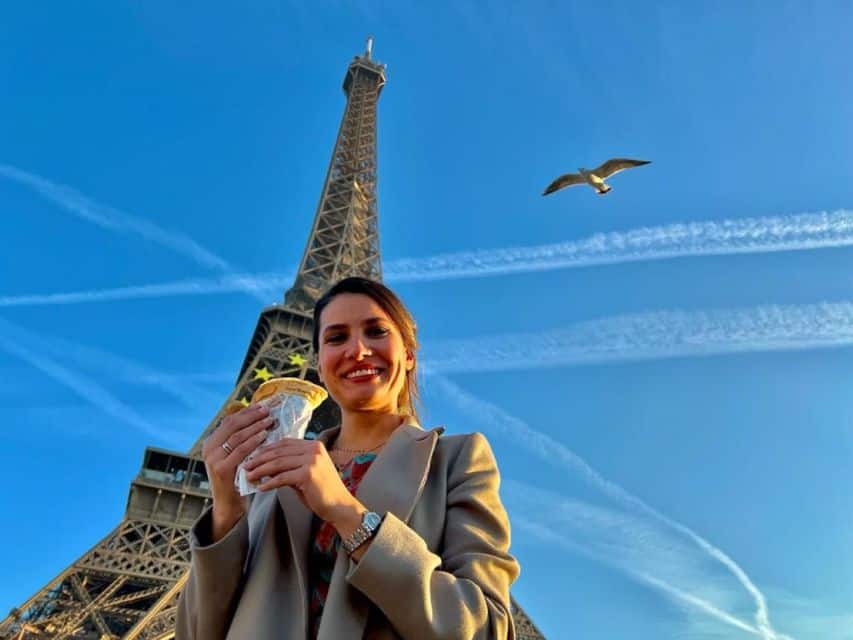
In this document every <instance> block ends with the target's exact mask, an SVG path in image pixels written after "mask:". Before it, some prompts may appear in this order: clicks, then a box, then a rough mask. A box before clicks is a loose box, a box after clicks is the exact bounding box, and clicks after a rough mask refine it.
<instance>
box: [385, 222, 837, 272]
mask: <svg viewBox="0 0 853 640" xmlns="http://www.w3.org/2000/svg"><path fill="white" fill-rule="evenodd" d="M850 245H853V211H850V210H848V209H838V210H837V211H820V212H816V213H798V214H791V215H783V216H765V217H756V218H736V219H730V220H706V221H703V222H689V223H683V224H682V223H679V224H670V225H663V226H658V227H642V228H639V229H632V230H630V231H624V232H622V231H614V232H610V233H596V234H594V235H592V236H590V237H589V238H584V239H582V240H573V241H567V242H558V243H554V244H542V245H535V246H519V247H507V248H504V249H483V250H479V251H462V252H458V253H446V254H441V255H436V256H432V257H428V258H409V259H402V260H396V261H394V262H391V263H388V265H387V266H386V268H385V270H384V271H385V277H386V278H387V279H388V280H396V281H399V282H412V281H422V280H446V279H453V278H471V277H484V276H495V275H503V274H508V273H523V272H529V271H550V270H553V269H568V268H578V267H590V266H594V265H606V264H618V263H622V262H641V261H649V260H665V259H669V258H680V257H692V256H713V255H728V254H736V253H769V252H774V251H802V250H807V249H823V248H828V247H846V246H850Z"/></svg>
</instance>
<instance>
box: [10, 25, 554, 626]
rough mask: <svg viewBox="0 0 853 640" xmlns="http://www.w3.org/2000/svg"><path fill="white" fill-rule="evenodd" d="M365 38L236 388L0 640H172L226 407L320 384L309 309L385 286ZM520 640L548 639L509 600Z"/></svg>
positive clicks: (380, 79)
mask: <svg viewBox="0 0 853 640" xmlns="http://www.w3.org/2000/svg"><path fill="white" fill-rule="evenodd" d="M371 50H372V39H368V41H367V48H366V50H365V51H364V53H363V54H362V55H359V56H355V58H354V59H353V61H352V62H351V63H350V64H349V67H348V68H347V72H346V75H345V77H344V84H343V89H344V93H345V94H346V96H347V104H346V108H345V109H344V116H343V120H342V121H341V125H340V129H339V131H338V137H337V140H336V142H335V148H334V151H333V153H332V160H331V162H330V163H329V169H328V173H327V174H326V180H325V182H324V184H323V192H322V195H321V197H320V203H319V205H318V207H317V212H316V215H315V217H314V224H313V227H312V229H311V235H310V236H309V238H308V243H307V246H306V249H305V254H304V255H303V257H302V263H301V264H300V266H299V272H298V275H297V276H296V281H295V283H294V285H293V287H292V288H291V289H289V290H288V291H287V293H286V294H285V299H284V303H283V304H276V305H273V306H271V307H267V308H266V309H264V310H263V311H262V312H261V315H260V318H259V319H258V324H257V326H256V328H255V332H254V335H253V336H252V340H251V342H250V343H249V348H248V351H247V353H246V357H245V359H244V360H243V365H242V367H241V369H240V374H239V376H238V377H237V384H236V385H235V387H234V390H233V392H232V393H231V395H230V396H229V397H228V398H227V399H226V401H225V402H224V403H223V405H222V407H221V408H220V410H219V412H218V413H217V415H216V416H214V418H213V420H211V422H210V424H209V425H208V426H207V428H205V429H204V431H203V432H202V434H201V436H200V437H199V438H198V440H197V441H196V442H195V444H194V445H193V447H192V448H191V449H190V451H189V452H188V453H180V452H176V451H169V450H166V449H160V448H157V447H148V448H147V449H146V450H145V454H144V456H143V463H142V468H141V470H140V472H139V475H138V476H137V477H136V478H135V479H134V480H133V481H132V482H131V485H130V495H129V497H128V502H127V511H126V513H125V516H124V519H123V520H122V521H121V522H120V523H119V525H118V526H117V527H116V528H115V529H114V530H113V531H111V532H110V533H109V534H108V535H107V536H106V537H105V538H104V539H103V540H101V541H99V542H98V543H97V544H96V545H95V546H94V547H92V548H91V549H90V550H89V551H88V552H87V553H85V554H84V555H83V556H82V557H81V558H79V559H77V560H76V561H75V562H74V563H73V564H71V566H69V567H68V568H67V569H65V570H64V571H63V572H62V573H60V574H59V575H58V576H57V577H55V578H54V579H53V580H51V581H50V582H48V583H47V585H46V586H45V587H43V588H42V589H41V590H40V591H38V592H37V593H36V594H35V595H33V596H32V597H31V598H29V599H28V600H27V601H26V602H24V603H23V604H22V605H21V606H20V607H17V608H15V609H12V611H11V612H10V613H9V615H8V616H7V617H6V618H5V619H4V620H3V621H2V622H0V640H13V639H14V640H47V639H51V640H60V639H62V640H64V639H71V638H74V639H84V640H118V639H119V638H121V639H122V640H171V639H172V638H174V623H175V615H176V605H177V600H178V596H179V595H180V592H181V589H182V588H183V586H184V584H185V582H186V579H187V573H188V569H189V564H190V550H189V540H188V533H189V530H190V527H191V526H192V524H193V522H194V521H195V520H196V519H197V518H198V517H199V515H201V513H202V511H204V509H205V508H206V507H207V506H208V505H209V504H210V491H209V485H208V478H207V474H206V471H205V467H204V462H203V460H202V459H201V445H202V442H203V441H204V438H205V437H206V436H207V435H208V434H209V433H210V432H211V430H213V429H214V428H215V426H216V425H217V424H218V422H219V419H220V417H221V416H222V415H223V412H224V409H225V407H226V406H227V405H228V404H229V403H230V402H232V401H235V400H236V401H241V402H243V403H248V398H250V397H251V396H252V393H253V392H254V390H255V389H256V388H257V387H258V386H259V385H260V384H261V383H262V382H264V381H265V380H266V379H268V378H269V377H272V376H295V377H300V378H306V379H308V380H311V381H313V382H318V381H319V379H318V376H317V372H316V369H315V359H314V354H313V353H312V348H311V328H312V323H313V319H312V309H313V306H314V302H315V301H316V300H317V299H318V298H319V297H320V295H322V293H323V292H324V291H325V290H326V289H327V288H328V287H329V286H330V285H331V284H332V283H334V282H336V281H337V280H339V279H341V278H344V277H347V276H350V275H361V276H366V277H370V278H375V279H381V277H382V269H381V262H380V252H379V229H378V224H377V222H378V219H377V200H376V187H377V150H376V131H377V126H376V105H377V102H378V101H379V95H380V92H381V91H382V87H383V86H384V84H385V66H384V65H383V64H380V63H378V62H376V61H374V60H373V59H372V55H371ZM339 418H340V412H339V411H338V409H337V407H336V406H335V405H334V403H332V402H331V401H330V400H327V401H326V402H324V403H323V404H322V405H321V406H320V407H318V409H317V410H316V411H315V412H314V416H313V419H312V421H311V424H310V425H309V435H308V437H311V436H312V435H314V434H316V433H317V432H318V431H319V430H321V429H322V428H324V427H326V426H330V425H333V424H336V423H337V422H338V420H339ZM512 614H513V617H514V619H515V625H516V635H517V638H518V640H539V639H543V640H544V636H543V635H542V634H541V632H540V631H539V630H538V629H537V628H536V626H535V625H534V624H533V623H532V621H531V620H530V619H529V618H528V616H527V615H526V614H525V613H524V611H523V610H522V609H521V607H520V606H519V605H518V603H517V602H516V601H515V600H514V599H513V600H512Z"/></svg>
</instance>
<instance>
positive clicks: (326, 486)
mask: <svg viewBox="0 0 853 640" xmlns="http://www.w3.org/2000/svg"><path fill="white" fill-rule="evenodd" d="M245 469H246V471H247V472H248V479H249V480H251V481H252V482H258V481H259V480H260V479H261V478H265V477H266V478H267V480H266V481H265V482H263V483H262V484H260V485H258V488H259V489H260V490H261V491H267V490H269V489H277V488H279V487H292V488H293V489H294V490H295V491H296V493H297V495H298V496H299V497H300V499H301V500H302V502H303V503H304V504H305V506H306V507H308V508H309V509H310V510H311V511H313V512H314V513H315V514H316V515H317V517H318V518H320V519H321V520H325V521H327V522H331V523H333V524H334V523H336V522H340V521H342V520H347V521H348V520H350V519H352V514H353V513H358V512H359V510H360V509H361V503H360V502H359V501H358V500H357V499H356V498H355V496H353V495H352V494H351V493H350V492H349V490H347V488H346V486H344V483H343V482H342V481H341V478H340V476H339V475H338V471H337V469H336V468H335V465H334V463H333V462H332V459H331V458H330V457H329V453H328V452H327V451H326V447H325V446H324V445H323V443H322V442H319V441H317V440H299V439H296V438H283V439H282V440H279V441H278V442H274V443H272V444H268V445H264V446H263V447H260V448H259V449H258V451H257V452H256V453H255V455H254V456H253V457H252V459H251V460H249V461H248V462H247V463H246V464H245Z"/></svg>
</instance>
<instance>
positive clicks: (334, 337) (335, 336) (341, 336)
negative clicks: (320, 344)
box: [326, 333, 344, 344]
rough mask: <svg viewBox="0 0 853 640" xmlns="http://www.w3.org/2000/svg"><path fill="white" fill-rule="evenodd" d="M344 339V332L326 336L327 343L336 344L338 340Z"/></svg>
mask: <svg viewBox="0 0 853 640" xmlns="http://www.w3.org/2000/svg"><path fill="white" fill-rule="evenodd" d="M343 339H344V334H342V333H331V334H329V335H327V336H326V343H327V344H336V343H338V342H342V341H343Z"/></svg>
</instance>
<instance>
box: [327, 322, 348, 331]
mask: <svg viewBox="0 0 853 640" xmlns="http://www.w3.org/2000/svg"><path fill="white" fill-rule="evenodd" d="M346 328H347V325H345V324H327V325H326V326H325V327H323V333H328V332H329V331H340V330H341V329H346Z"/></svg>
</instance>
